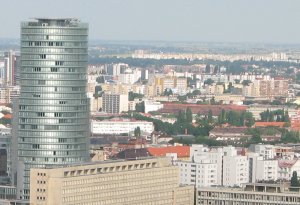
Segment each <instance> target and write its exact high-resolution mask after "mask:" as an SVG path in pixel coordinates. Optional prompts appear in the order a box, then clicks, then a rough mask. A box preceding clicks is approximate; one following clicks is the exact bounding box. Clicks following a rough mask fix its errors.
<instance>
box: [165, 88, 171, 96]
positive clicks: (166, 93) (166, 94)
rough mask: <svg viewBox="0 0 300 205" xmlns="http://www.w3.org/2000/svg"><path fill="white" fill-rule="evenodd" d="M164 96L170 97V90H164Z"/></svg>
mask: <svg viewBox="0 0 300 205" xmlns="http://www.w3.org/2000/svg"><path fill="white" fill-rule="evenodd" d="M163 95H164V96H170V95H173V91H172V90H171V89H167V88H166V89H165V90H164V93H163Z"/></svg>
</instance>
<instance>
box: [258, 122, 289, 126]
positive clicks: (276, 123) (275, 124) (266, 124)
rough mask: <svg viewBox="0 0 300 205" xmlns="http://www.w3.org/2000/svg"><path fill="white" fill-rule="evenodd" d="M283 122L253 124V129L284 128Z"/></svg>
mask: <svg viewBox="0 0 300 205" xmlns="http://www.w3.org/2000/svg"><path fill="white" fill-rule="evenodd" d="M284 123H285V122H255V124H254V126H255V127H284Z"/></svg>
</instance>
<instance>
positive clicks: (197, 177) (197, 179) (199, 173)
mask: <svg viewBox="0 0 300 205" xmlns="http://www.w3.org/2000/svg"><path fill="white" fill-rule="evenodd" d="M175 165H177V166H178V167H179V168H180V184H186V185H195V186H196V187H209V186H214V185H218V183H217V180H218V176H217V170H218V169H217V167H218V165H217V164H216V163H203V164H197V163H194V162H186V161H177V162H175Z"/></svg>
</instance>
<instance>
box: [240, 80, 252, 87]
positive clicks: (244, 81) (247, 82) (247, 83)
mask: <svg viewBox="0 0 300 205" xmlns="http://www.w3.org/2000/svg"><path fill="white" fill-rule="evenodd" d="M250 83H251V80H243V82H242V85H243V86H248V85H249V84H250Z"/></svg>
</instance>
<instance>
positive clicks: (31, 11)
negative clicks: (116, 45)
mask: <svg viewBox="0 0 300 205" xmlns="http://www.w3.org/2000/svg"><path fill="white" fill-rule="evenodd" d="M0 8H1V10H0V25H1V29H0V37H12V38H18V37H19V25H20V21H24V20H28V19H29V18H31V17H78V18H80V19H81V20H82V21H85V22H88V23H89V24H90V39H102V40H169V41H213V42H222V41H225V42H274V43H300V0H6V1H4V0H3V1H1V2H0Z"/></svg>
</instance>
